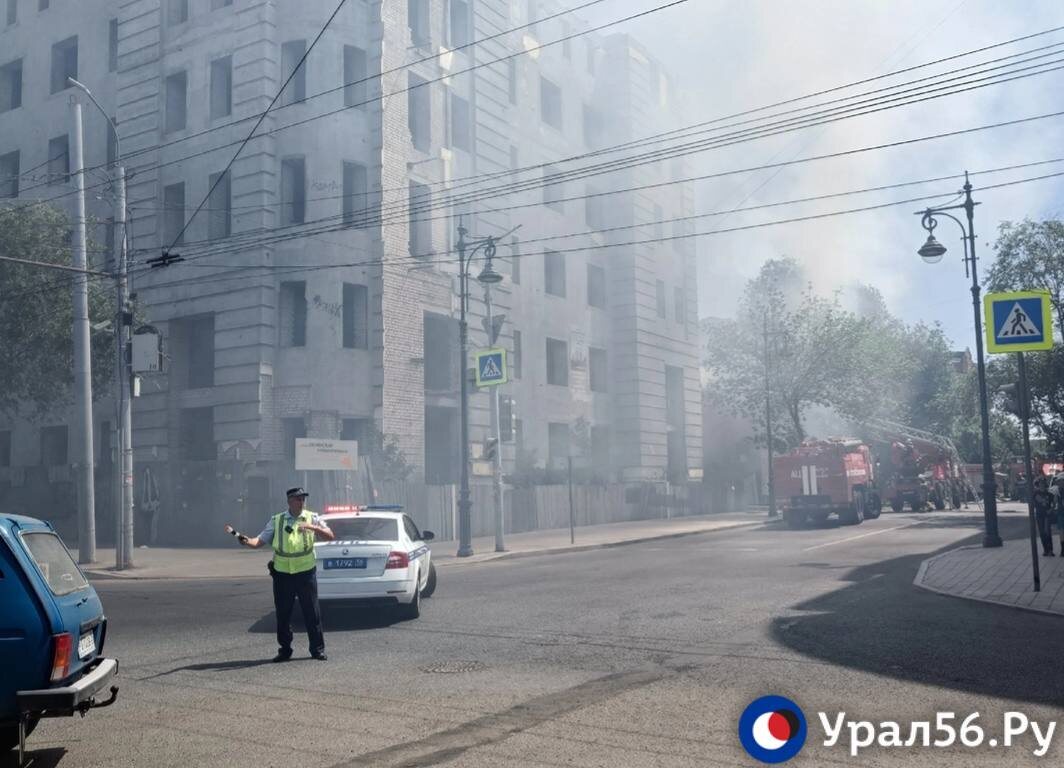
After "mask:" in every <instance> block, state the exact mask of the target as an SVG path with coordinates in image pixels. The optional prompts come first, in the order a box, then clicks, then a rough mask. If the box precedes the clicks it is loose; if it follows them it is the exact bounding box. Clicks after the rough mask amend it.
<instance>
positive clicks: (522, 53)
mask: <svg viewBox="0 0 1064 768" xmlns="http://www.w3.org/2000/svg"><path fill="white" fill-rule="evenodd" d="M687 2H689V0H671V2H668V3H665V4H664V5H659V6H656V7H654V8H650V9H649V10H646V11H641V12H639V13H635V14H631V15H629V16H625V17H623V18H620V19H617V20H615V21H611V22H607V23H604V24H600V25H598V26H596V27H592V28H590V29H586V30H582V31H580V32H576V33H573V34H570V35H565V36H564V37H560V38H558V39H556V40H551V41H549V42H546V43H540V44H538V45H535V46H530V47H528V48H523V49H521V50H519V51H516V52H514V53H510V54H507V55H505V56H502V57H499V58H497V59H492V60H490V61H484V62H480V63H477V64H473V65H471V66H469V67H466V68H465V69H460V70H455V71H453V72H448V73H447V74H446V75H441V76H439V77H435V78H430V79H427V80H424V81H423V82H420V83H417V84H415V85H413V86H409V87H406V88H400V89H398V90H395V91H391V92H389V93H382V94H381V95H380V96H376V97H374V98H371V99H366V100H364V101H361V102H358V103H357V104H350V105H345V106H343V107H340V108H338V109H333V110H329V111H327V112H322V113H320V114H317V115H312V116H310V117H307V118H304V119H302V120H297V121H295V122H292V123H286V124H285V125H281V126H277V127H276V128H271V129H270V130H268V131H263V132H262V133H259V134H256V135H255V138H263V137H266V136H272V135H274V134H276V133H280V132H282V131H286V130H288V129H290V128H296V127H299V126H303V125H307V124H308V123H312V122H315V121H317V120H321V119H323V118H326V117H332V116H333V115H337V114H340V113H341V112H346V111H348V110H351V109H356V108H359V107H363V106H366V105H368V104H373V103H376V102H379V101H384V100H385V99H388V98H390V97H392V96H398V95H400V94H403V93H407V92H409V91H411V90H415V89H417V88H427V87H428V86H430V85H433V84H435V83H440V82H444V81H447V80H450V79H451V78H453V77H456V76H458V75H463V74H466V73H469V72H473V71H475V70H478V69H482V68H484V67H489V66H492V65H494V64H499V63H502V62H504V61H509V60H511V59H514V58H517V57H520V56H528V55H530V54H532V53H535V52H536V51H540V50H544V49H546V48H550V47H552V46H555V45H559V44H561V43H564V42H565V41H567V40H573V39H576V38H580V37H584V36H586V35H590V34H593V33H595V32H600V31H602V30H603V29H608V28H610V27H615V26H617V25H619V24H623V23H625V22H628V21H633V20H635V19H639V18H643V17H645V16H648V15H650V14H653V13H658V12H660V11H663V10H667V9H669V8H672V7H674V6H677V5H682V4H684V3H687ZM264 114H265V113H264ZM241 144H242V142H241V141H231V142H228V143H226V144H220V145H218V146H216V147H210V148H207V149H204V150H201V151H199V152H194V153H192V154H189V155H185V156H183V157H180V158H175V159H172V160H167V161H163V162H159V163H155V164H153V165H149V166H146V167H136V168H135V169H134V170H135V171H136V172H138V173H143V172H145V171H148V170H158V169H160V168H166V167H169V166H171V165H176V164H179V163H183V162H185V161H188V160H192V159H195V158H198V157H204V156H206V155H209V154H213V153H214V152H218V151H220V150H223V149H228V148H230V147H234V146H240V145H241ZM167 146H168V144H165V143H164V144H161V145H157V146H156V147H154V148H153V149H152V150H151V151H156V150H161V149H164V148H166V147H167ZM92 188H93V187H87V188H86V189H92ZM30 189H32V187H31V188H30ZM27 191H29V190H27ZM71 194H73V193H72V192H71V193H66V194H63V195H57V196H55V197H53V198H49V199H48V201H47V202H51V201H53V200H58V199H61V198H64V197H68V196H69V195H71ZM38 204H40V202H37V203H34V205H38ZM8 210H12V209H8ZM0 213H3V212H2V211H0Z"/></svg>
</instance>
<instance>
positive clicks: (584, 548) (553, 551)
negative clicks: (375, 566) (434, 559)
mask: <svg viewBox="0 0 1064 768" xmlns="http://www.w3.org/2000/svg"><path fill="white" fill-rule="evenodd" d="M764 525H768V522H767V521H750V522H735V523H728V524H726V525H720V526H716V527H714V528H704V529H702V530H700V531H678V532H676V533H661V534H655V535H653V536H642V537H640V538H637V539H623V540H621V541H605V542H602V543H601V544H570V545H568V546H562V547H548V548H545V549H528V550H524V551H519V552H493V553H491V554H489V555H484V556H483V557H481V558H479V559H475V560H474V559H473V558H458V557H448V559H447V560H445V561H443V562H442V563H439V562H438V563H436V564H437V565H438V566H439V567H440V568H448V567H452V566H456V565H477V564H479V563H493V562H497V561H499V560H520V559H523V558H526V557H539V556H541V555H564V554H568V553H570V552H590V551H592V550H596V549H613V548H615V547H626V546H628V545H630V544H643V543H645V542H648V541H665V540H668V539H679V538H682V537H684V536H698V535H701V534H706V533H716V532H717V531H730V530H735V529H736V528H753V527H755V526H764ZM473 557H474V558H475V557H477V556H476V555H473Z"/></svg>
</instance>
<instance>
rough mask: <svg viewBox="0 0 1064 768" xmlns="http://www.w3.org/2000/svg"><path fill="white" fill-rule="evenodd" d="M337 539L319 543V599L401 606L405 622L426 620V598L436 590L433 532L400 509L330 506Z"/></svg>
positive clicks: (326, 512)
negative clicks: (423, 604)
mask: <svg viewBox="0 0 1064 768" xmlns="http://www.w3.org/2000/svg"><path fill="white" fill-rule="evenodd" d="M322 517H323V518H324V520H325V522H326V523H327V524H328V526H329V528H331V529H332V532H333V533H334V534H335V536H336V538H335V539H334V540H333V541H323V542H318V543H317V544H315V545H314V555H315V557H316V558H317V561H318V600H319V601H320V602H321V603H363V604H370V605H374V604H375V605H385V606H397V607H398V609H399V610H400V612H401V613H402V615H403V616H404V618H408V619H416V618H417V617H418V616H420V615H421V598H423V597H431V596H432V593H433V592H435V591H436V567H435V566H434V565H433V564H432V551H431V550H430V549H429V547H428V545H427V544H426V543H425V542H427V541H432V539H433V538H434V537H435V535H434V534H433V533H432V531H419V530H418V528H417V526H416V525H415V524H414V521H413V520H411V519H410V517H409V516H408V515H405V514H403V511H402V507H399V506H382V505H372V506H356V505H349V504H343V505H326V507H325V510H324V513H323V515H322Z"/></svg>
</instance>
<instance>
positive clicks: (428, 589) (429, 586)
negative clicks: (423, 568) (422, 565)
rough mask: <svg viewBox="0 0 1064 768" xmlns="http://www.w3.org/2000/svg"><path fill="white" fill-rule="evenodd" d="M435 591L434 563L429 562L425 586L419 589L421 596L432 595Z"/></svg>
mask: <svg viewBox="0 0 1064 768" xmlns="http://www.w3.org/2000/svg"><path fill="white" fill-rule="evenodd" d="M435 591H436V565H435V564H434V563H429V577H428V579H426V580H425V588H424V589H422V590H421V596H422V597H432V593H433V592H435Z"/></svg>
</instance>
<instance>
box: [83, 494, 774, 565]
mask: <svg viewBox="0 0 1064 768" xmlns="http://www.w3.org/2000/svg"><path fill="white" fill-rule="evenodd" d="M777 520H778V518H777ZM768 521H769V518H768V516H767V514H766V511H765V510H764V509H761V510H756V509H755V510H749V511H746V512H733V513H724V514H717V515H702V516H697V517H678V518H673V519H671V520H664V519H655V520H636V521H632V522H625V523H610V524H606V525H586V526H579V527H577V528H576V530H575V539H576V542H575V544H571V543H570V542H569V529H568V528H555V529H550V530H545V531H529V532H527V533H516V534H508V535H507V536H506V540H505V543H506V551H505V552H495V539H494V538H493V537H478V538H475V539H473V551H474V553H475V554H474V555H473V556H471V557H462V558H459V557H456V555H455V550H456V548H457V542H454V541H437V542H433V543H432V558H433V562H434V563H436V565H437V566H439V567H441V568H442V567H448V566H452V565H464V564H468V563H478V562H487V561H492V560H502V559H506V558H515V557H528V556H531V555H543V554H553V553H562V552H579V551H582V550H588V549H602V548H605V547H616V546H623V545H626V544H634V543H637V542H641V541H653V540H655V539H668V538H672V537H676V536H690V535H693V534H699V533H709V532H712V531H722V530H727V529H730V528H741V527H749V526H759V525H764V524H766V522H768ZM219 539H220V540H221V541H222V545H223V546H219V547H217V548H213V549H207V548H202V549H192V548H188V549H177V548H156V547H153V548H150V549H148V548H138V549H137V550H136V551H135V552H134V553H133V561H134V564H135V567H134V568H132V569H129V570H125V571H115V570H114V567H113V565H112V564H113V563H114V550H113V549H98V550H97V551H96V559H97V561H98V562H96V563H93V564H92V565H88V566H85V565H83V566H82V570H83V571H85V573H86V574H87V575H88V576H89V578H90V579H241V578H256V577H260V576H263V575H264V574H265V573H266V563H267V561H268V560H269V559H270V556H271V555H270V552H269V550H266V549H260V550H251V549H246V548H244V547H237V546H233V544H232V540H231V539H230V538H229V537H228V536H226V535H225V534H224V533H222V532H219ZM226 545H227V546H226Z"/></svg>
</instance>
